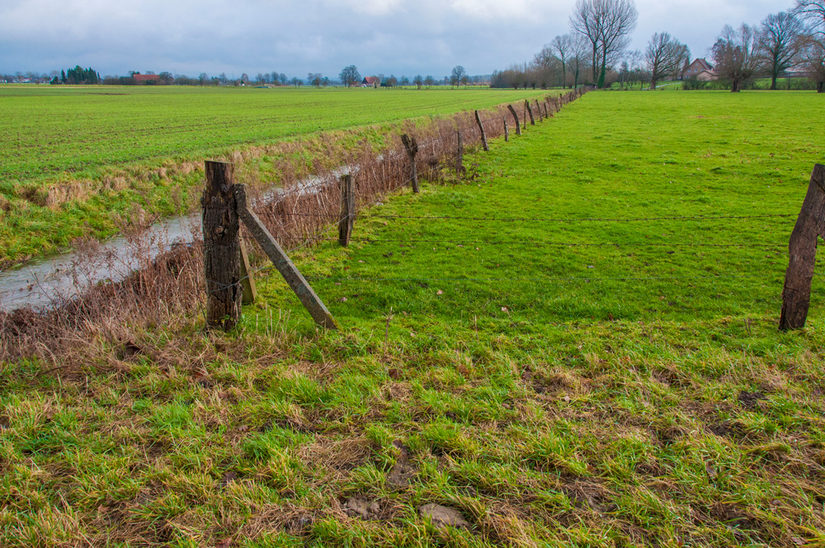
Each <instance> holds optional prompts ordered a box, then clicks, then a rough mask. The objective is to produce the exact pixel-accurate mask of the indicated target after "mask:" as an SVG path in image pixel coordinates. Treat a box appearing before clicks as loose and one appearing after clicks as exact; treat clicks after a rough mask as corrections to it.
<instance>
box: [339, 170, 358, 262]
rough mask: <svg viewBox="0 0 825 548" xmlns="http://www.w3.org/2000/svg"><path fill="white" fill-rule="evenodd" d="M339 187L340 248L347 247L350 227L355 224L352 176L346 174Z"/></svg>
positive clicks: (350, 233)
mask: <svg viewBox="0 0 825 548" xmlns="http://www.w3.org/2000/svg"><path fill="white" fill-rule="evenodd" d="M340 186H341V216H340V218H339V220H338V243H339V244H340V245H341V247H347V246H348V245H349V239H350V236H352V225H353V223H354V222H355V189H354V188H353V184H352V175H350V174H349V173H347V174H346V175H342V176H341V179H340Z"/></svg>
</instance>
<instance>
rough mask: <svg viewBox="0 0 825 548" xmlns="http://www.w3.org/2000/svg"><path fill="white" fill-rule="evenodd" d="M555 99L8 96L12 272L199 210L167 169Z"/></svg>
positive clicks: (1, 148)
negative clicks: (131, 225)
mask: <svg viewBox="0 0 825 548" xmlns="http://www.w3.org/2000/svg"><path fill="white" fill-rule="evenodd" d="M547 93H548V92H546V91H545V92H542V91H540V90H539V91H532V90H531V91H513V90H490V89H422V90H416V89H397V90H384V89H377V90H376V89H309V88H308V89H295V88H284V89H262V88H210V87H204V88H200V87H174V86H159V87H153V86H148V87H147V86H141V87H130V86H111V87H106V86H88V87H86V86H57V87H49V86H0V224H1V225H2V229H0V265H2V264H3V263H4V262H17V261H20V260H23V259H26V258H29V257H32V256H38V255H43V254H48V253H51V252H54V251H55V250H56V249H58V248H60V247H63V246H66V245H67V244H69V243H70V242H71V241H72V240H73V239H74V238H77V237H80V236H86V235H92V236H96V237H104V236H108V235H111V234H112V233H114V232H115V231H117V229H118V221H119V220H120V223H121V224H122V223H123V222H124V220H128V218H129V217H131V216H134V208H135V206H140V208H142V209H143V210H144V211H146V212H147V213H148V214H149V215H150V216H151V215H155V214H158V215H171V214H174V213H181V212H183V211H186V210H187V209H189V208H191V207H192V206H193V204H195V203H196V201H197V200H196V195H197V194H198V192H197V189H196V188H195V187H197V186H199V181H200V179H201V178H202V176H201V174H200V173H195V174H194V175H192V174H191V173H190V170H188V169H187V170H185V171H184V172H183V173H180V174H177V175H175V176H171V177H166V176H164V175H158V172H157V168H159V167H160V166H167V167H170V168H171V167H174V166H175V164H180V163H183V162H195V164H196V165H197V166H199V165H200V164H201V162H202V161H203V160H204V159H207V158H210V157H216V156H226V155H227V154H228V153H230V152H231V151H233V150H245V149H250V148H254V147H262V146H265V145H269V144H272V143H277V142H281V141H284V140H290V139H295V138H299V137H305V138H311V137H312V136H317V135H318V134H320V133H323V132H333V131H339V130H350V129H352V128H360V127H363V126H377V125H384V126H386V125H391V124H395V123H398V122H400V121H402V120H407V119H411V118H412V119H420V118H427V117H432V116H439V115H446V114H451V113H454V112H458V111H461V110H472V109H480V108H485V107H491V106H494V105H498V104H501V103H505V102H508V101H514V100H517V99H519V98H525V97H535V96H538V95H541V94H545V95H546V94H547ZM363 136H365V137H368V138H375V139H379V140H380V137H379V136H377V135H375V134H364V135H363ZM379 144H380V143H379ZM262 161H263V162H265V161H266V158H264V159H262ZM256 167H257V166H256ZM173 171H174V170H173V169H170V172H173ZM260 171H262V172H263V173H266V168H265V166H263V167H262V169H261V170H260ZM102 179H106V183H105V184H99V181H100V180H102Z"/></svg>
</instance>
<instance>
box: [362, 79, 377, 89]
mask: <svg viewBox="0 0 825 548" xmlns="http://www.w3.org/2000/svg"><path fill="white" fill-rule="evenodd" d="M380 85H381V78H379V77H378V76H364V79H363V80H361V87H362V88H377V87H378V86H380Z"/></svg>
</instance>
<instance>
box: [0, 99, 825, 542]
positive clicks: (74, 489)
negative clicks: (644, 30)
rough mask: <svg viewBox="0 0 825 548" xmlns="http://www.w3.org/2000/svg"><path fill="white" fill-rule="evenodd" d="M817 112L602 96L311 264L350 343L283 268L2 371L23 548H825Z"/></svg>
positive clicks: (310, 251)
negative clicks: (237, 317) (807, 235)
mask: <svg viewBox="0 0 825 548" xmlns="http://www.w3.org/2000/svg"><path fill="white" fill-rule="evenodd" d="M823 119H825V105H823V104H822V102H821V97H817V96H816V95H815V94H813V93H793V92H790V93H784V92H780V93H770V94H768V93H759V92H756V93H741V94H736V95H734V94H730V93H723V92H720V93H716V92H668V93H647V92H644V93H643V92H626V93H613V92H598V93H590V94H587V95H585V96H584V97H583V98H582V99H580V100H578V101H576V102H575V103H572V104H571V105H568V106H567V107H565V109H564V110H562V111H561V112H560V113H558V114H557V115H556V116H555V117H554V118H552V119H549V120H547V121H545V122H543V123H541V124H539V125H537V126H536V127H535V128H533V127H530V128H528V130H527V131H526V132H525V134H524V135H523V136H520V137H516V136H511V140H510V142H509V143H504V142H503V140H501V139H496V140H493V141H491V147H490V148H491V151H490V152H489V153H485V152H481V151H475V152H473V153H472V154H468V155H467V157H465V165H466V166H467V167H468V173H467V176H466V178H464V179H462V180H455V179H454V178H451V176H450V175H449V174H446V175H445V180H443V181H441V182H437V183H436V182H430V183H426V182H425V183H424V185H423V188H422V192H421V193H420V194H417V195H413V194H410V193H409V192H408V191H406V190H405V191H403V192H401V193H399V194H397V195H394V196H391V197H390V198H388V199H386V200H384V201H383V203H382V204H380V205H376V206H374V207H371V208H368V209H366V210H363V211H361V212H360V213H359V216H358V219H357V220H356V222H355V229H354V232H353V241H352V243H351V244H350V246H349V247H347V248H341V247H338V246H337V244H335V243H334V242H333V241H331V240H332V239H333V238H334V234H333V232H332V230H330V231H329V234H328V240H330V241H324V242H322V243H321V244H319V245H318V246H315V247H311V248H302V249H300V250H298V251H296V252H294V253H293V254H292V257H293V259H294V261H295V263H296V265H298V266H299V267H300V269H301V270H302V272H303V273H304V275H305V276H306V277H307V279H308V280H309V281H310V282H311V283H312V285H313V287H314V288H315V290H316V292H317V293H318V294H319V295H320V296H321V298H322V299H324V301H325V302H326V304H327V306H328V307H329V309H330V311H331V312H332V313H333V315H334V316H335V317H336V319H337V320H338V322H339V323H340V324H341V326H342V328H341V330H340V331H336V332H324V331H318V330H316V328H315V327H314V326H313V324H312V322H311V320H310V319H309V318H308V317H307V316H306V313H305V311H304V310H303V309H302V308H301V307H300V304H299V303H298V301H297V299H296V298H295V297H294V295H292V294H291V293H290V292H289V290H288V289H287V287H286V285H285V283H284V282H283V281H282V280H281V279H280V278H278V277H277V275H274V274H273V275H269V276H263V275H260V277H259V278H258V289H259V298H258V300H257V301H256V303H255V304H253V305H250V306H247V307H245V308H244V316H243V320H242V323H241V325H240V326H239V327H238V328H237V329H235V330H234V331H232V332H230V333H228V334H223V333H209V334H204V332H203V330H202V327H203V318H202V317H182V318H179V319H178V320H177V321H174V322H168V323H167V324H166V325H161V326H158V325H146V326H138V325H136V326H120V327H118V328H112V329H111V330H110V332H109V333H110V334H109V335H108V336H101V337H99V339H96V340H93V341H89V342H88V344H85V345H83V346H82V347H78V350H77V353H76V355H67V356H62V357H61V361H60V363H61V366H60V367H57V368H56V367H55V366H54V365H53V364H49V363H45V361H43V360H35V359H32V360H24V361H21V362H20V363H13V364H12V363H9V364H0V387H2V388H0V470H2V472H3V474H2V479H0V501H1V502H0V544H3V545H31V544H59V543H69V544H71V543H80V542H84V543H86V542H88V543H91V544H101V543H104V542H109V543H133V544H147V543H171V544H174V545H179V546H198V545H222V546H234V545H239V546H271V545H275V546H300V545H307V544H309V545H317V546H339V545H342V546H363V545H369V546H402V545H403V546H431V545H454V546H493V545H501V544H511V545H517V546H557V545H571V546H611V545H615V546H628V545H636V546H647V545H668V546H670V545H674V546H675V545H684V544H687V545H701V546H720V547H721V546H732V545H766V546H799V545H810V546H819V545H822V544H823V543H825V488H823V485H825V420H823V417H824V416H825V401H823V398H822V387H823V386H825V371H823V368H822V363H823V361H825V326H824V325H823V321H825V279H823V276H822V273H821V272H820V273H818V274H817V276H816V277H815V279H814V286H813V293H812V299H811V301H812V307H811V313H810V315H809V320H808V327H807V328H806V329H804V330H799V331H795V332H788V333H781V332H779V331H778V330H777V323H778V316H779V309H780V305H781V292H782V282H783V276H784V271H785V268H786V267H787V243H788V238H789V236H790V233H791V230H792V229H793V226H794V223H795V221H796V216H797V214H798V212H799V208H800V206H801V203H802V200H803V198H804V196H805V193H806V191H807V186H808V180H809V177H810V172H811V170H812V168H813V165H814V163H816V162H822V159H823V157H824V156H825V143H823V141H822V139H821V120H823ZM432 505H439V506H440V507H442V508H440V512H437V513H433V506H432ZM445 521H448V522H449V523H451V525H447V524H445Z"/></svg>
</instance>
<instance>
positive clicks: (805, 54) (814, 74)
mask: <svg viewBox="0 0 825 548" xmlns="http://www.w3.org/2000/svg"><path fill="white" fill-rule="evenodd" d="M800 42H801V46H800V52H799V60H800V62H801V65H802V68H803V69H804V70H805V72H806V73H807V74H808V77H809V78H810V79H811V80H813V81H814V82H815V83H816V91H817V93H823V92H825V39H822V38H820V37H819V36H818V35H816V34H813V33H812V34H805V35H803V36H802V38H801V39H800Z"/></svg>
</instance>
